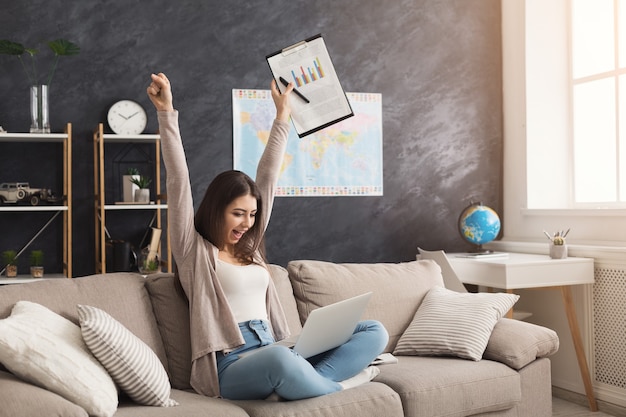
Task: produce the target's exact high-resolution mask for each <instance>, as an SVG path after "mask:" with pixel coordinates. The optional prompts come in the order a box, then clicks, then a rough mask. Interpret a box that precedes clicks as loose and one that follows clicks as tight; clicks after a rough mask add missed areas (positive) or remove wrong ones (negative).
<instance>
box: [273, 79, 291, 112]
mask: <svg viewBox="0 0 626 417" xmlns="http://www.w3.org/2000/svg"><path fill="white" fill-rule="evenodd" d="M293 87H294V86H293V83H289V86H287V90H285V92H284V93H283V94H281V93H280V91H279V90H278V87H277V86H276V80H272V84H271V88H272V99H273V100H274V105H275V106H276V119H278V120H281V121H283V122H288V121H289V117H290V116H291V106H290V105H289V99H290V97H291V91H292V90H293Z"/></svg>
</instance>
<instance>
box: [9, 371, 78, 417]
mask: <svg viewBox="0 0 626 417" xmlns="http://www.w3.org/2000/svg"><path fill="white" fill-rule="evenodd" d="M0 404H2V415H4V416H64V417H88V415H87V412H86V411H85V410H84V409H82V408H81V407H79V406H77V405H76V404H74V403H72V402H70V401H68V400H66V399H65V398H63V397H61V396H59V395H57V394H55V393H53V392H51V391H48V390H46V389H43V388H39V387H38V386H35V385H32V384H29V383H28V382H24V381H22V380H21V379H19V378H17V377H15V376H14V375H13V374H11V373H9V372H4V371H0Z"/></svg>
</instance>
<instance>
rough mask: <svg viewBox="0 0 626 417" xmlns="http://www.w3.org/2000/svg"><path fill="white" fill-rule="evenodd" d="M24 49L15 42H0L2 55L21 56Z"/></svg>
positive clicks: (3, 40) (4, 40)
mask: <svg viewBox="0 0 626 417" xmlns="http://www.w3.org/2000/svg"><path fill="white" fill-rule="evenodd" d="M25 51H26V49H24V45H22V44H21V43H17V42H12V41H10V40H7V39H2V40H0V54H3V55H22V54H23V53H24V52H25Z"/></svg>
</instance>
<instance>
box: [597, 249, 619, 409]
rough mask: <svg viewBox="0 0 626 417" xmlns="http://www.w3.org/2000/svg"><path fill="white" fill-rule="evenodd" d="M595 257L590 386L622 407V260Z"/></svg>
mask: <svg viewBox="0 0 626 417" xmlns="http://www.w3.org/2000/svg"><path fill="white" fill-rule="evenodd" d="M596 259H597V260H596V262H595V284H594V285H593V334H594V337H593V355H592V358H593V369H594V380H595V383H594V387H596V390H597V391H598V397H599V398H603V397H604V398H606V400H607V401H609V402H612V403H614V404H620V405H622V406H626V262H625V263H615V262H611V261H608V262H605V261H602V260H601V259H598V258H596ZM611 397H612V398H611Z"/></svg>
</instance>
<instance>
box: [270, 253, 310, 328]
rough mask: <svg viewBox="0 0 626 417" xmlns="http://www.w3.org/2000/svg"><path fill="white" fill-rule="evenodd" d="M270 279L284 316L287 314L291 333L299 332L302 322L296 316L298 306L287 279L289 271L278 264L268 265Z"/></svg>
mask: <svg viewBox="0 0 626 417" xmlns="http://www.w3.org/2000/svg"><path fill="white" fill-rule="evenodd" d="M268 267H269V270H270V275H271V276H272V281H273V282H274V286H275V287H276V292H277V293H278V299H279V300H280V304H281V305H282V307H283V311H284V312H285V316H287V324H288V325H289V330H290V331H291V334H299V333H300V332H301V331H302V324H301V323H300V319H299V316H298V306H297V305H296V299H295V298H294V295H293V288H292V286H291V281H289V273H288V272H287V270H286V269H285V268H283V267H282V266H280V265H268Z"/></svg>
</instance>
